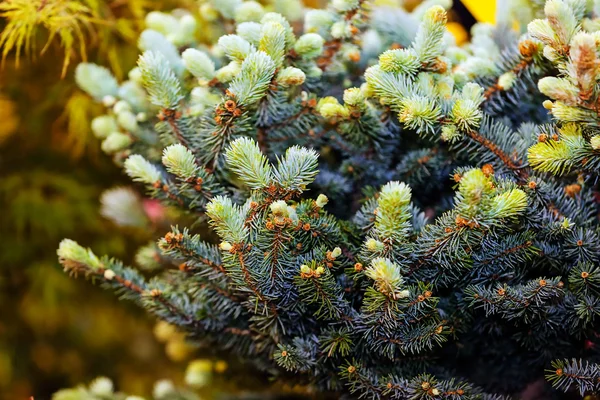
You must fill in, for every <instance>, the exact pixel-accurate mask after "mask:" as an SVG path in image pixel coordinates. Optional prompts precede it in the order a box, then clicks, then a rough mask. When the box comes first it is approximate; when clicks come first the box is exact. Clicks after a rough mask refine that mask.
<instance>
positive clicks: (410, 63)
mask: <svg viewBox="0 0 600 400" xmlns="http://www.w3.org/2000/svg"><path fill="white" fill-rule="evenodd" d="M379 65H380V66H381V70H382V71H384V72H394V73H398V74H414V73H416V72H417V71H418V70H419V68H420V67H421V63H420V62H419V59H418V57H417V55H416V54H415V52H414V51H413V50H411V49H396V50H388V51H385V52H383V53H382V54H381V55H380V56H379Z"/></svg>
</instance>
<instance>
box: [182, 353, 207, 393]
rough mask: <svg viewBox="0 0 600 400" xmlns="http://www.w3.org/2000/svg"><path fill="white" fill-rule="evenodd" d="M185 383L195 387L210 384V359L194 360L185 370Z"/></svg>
mask: <svg viewBox="0 0 600 400" xmlns="http://www.w3.org/2000/svg"><path fill="white" fill-rule="evenodd" d="M184 380H185V383H186V384H187V385H190V386H192V387H194V388H201V387H204V386H206V385H208V384H210V382H211V380H212V362H211V361H210V360H194V361H192V362H191V363H189V365H188V367H187V369H186V371H185V378H184Z"/></svg>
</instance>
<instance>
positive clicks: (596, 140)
mask: <svg viewBox="0 0 600 400" xmlns="http://www.w3.org/2000/svg"><path fill="white" fill-rule="evenodd" d="M590 145H591V146H592V149H594V150H600V135H595V136H592V137H591V138H590Z"/></svg>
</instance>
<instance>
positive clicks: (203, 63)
mask: <svg viewBox="0 0 600 400" xmlns="http://www.w3.org/2000/svg"><path fill="white" fill-rule="evenodd" d="M181 57H182V58H183V65H185V68H186V69H187V70H188V71H190V73H191V74H192V75H194V76H195V77H196V78H202V79H206V80H210V79H212V78H213V77H214V76H215V63H214V62H213V61H212V60H211V59H210V57H209V56H208V55H206V53H204V52H203V51H200V50H196V49H187V50H185V51H184V52H183V53H182V54H181Z"/></svg>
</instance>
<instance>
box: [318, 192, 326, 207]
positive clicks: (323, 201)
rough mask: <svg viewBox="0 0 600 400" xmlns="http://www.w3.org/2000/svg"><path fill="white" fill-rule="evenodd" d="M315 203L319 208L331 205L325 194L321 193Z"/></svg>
mask: <svg viewBox="0 0 600 400" xmlns="http://www.w3.org/2000/svg"><path fill="white" fill-rule="evenodd" d="M315 203H316V204H317V207H319V208H323V207H325V204H327V203H329V199H328V198H327V196H325V195H324V194H322V193H321V194H320V195H319V196H318V197H317V200H316V201H315Z"/></svg>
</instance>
